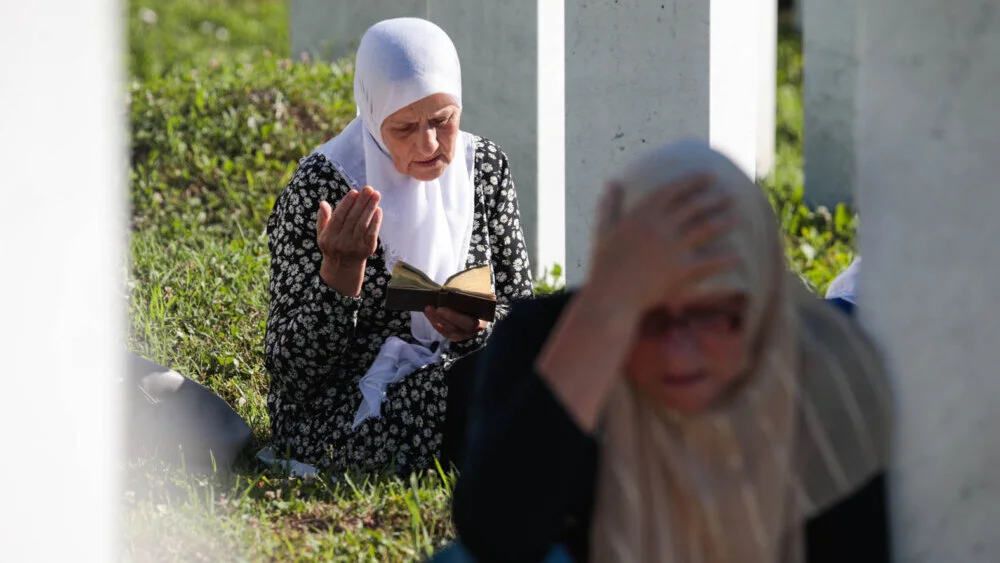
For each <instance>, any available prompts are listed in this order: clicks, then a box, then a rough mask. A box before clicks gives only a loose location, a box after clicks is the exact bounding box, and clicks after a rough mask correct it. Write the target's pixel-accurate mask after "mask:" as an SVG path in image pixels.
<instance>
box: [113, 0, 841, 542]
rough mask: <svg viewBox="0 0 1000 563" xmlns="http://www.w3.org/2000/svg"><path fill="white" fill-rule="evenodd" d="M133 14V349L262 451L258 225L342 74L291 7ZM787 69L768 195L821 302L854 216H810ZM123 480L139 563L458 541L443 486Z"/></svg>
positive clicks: (210, 3)
mask: <svg viewBox="0 0 1000 563" xmlns="http://www.w3.org/2000/svg"><path fill="white" fill-rule="evenodd" d="M146 10H151V11H152V12H155V18H154V17H152V16H151V15H150V12H149V11H146ZM128 12H129V38H130V53H129V54H130V56H129V69H130V74H131V80H130V82H129V84H128V112H129V115H130V127H131V138H132V151H131V157H130V174H131V204H132V225H131V228H132V236H131V243H130V251H131V256H130V259H131V265H130V268H129V279H128V287H127V298H128V308H129V314H130V330H129V337H128V343H129V347H130V349H132V350H133V351H135V352H137V353H139V354H142V355H144V356H146V357H149V358H151V359H154V360H156V361H158V362H160V363H163V364H166V365H169V366H171V367H173V368H175V369H177V370H178V371H180V372H182V373H184V374H186V375H188V376H190V377H192V378H194V379H196V380H197V381H199V382H202V383H204V384H206V385H208V386H209V387H210V388H212V389H213V390H215V391H216V392H217V393H219V394H220V395H221V396H222V397H223V398H225V399H226V400H227V401H228V402H229V404H231V405H233V407H234V408H235V409H236V410H237V411H238V412H239V413H240V415H242V416H243V417H244V419H245V420H247V421H248V423H249V424H250V425H251V427H252V428H253V430H254V436H255V444H254V447H253V448H251V451H255V449H256V447H257V446H259V445H260V444H262V443H263V442H264V441H265V440H266V438H267V427H268V417H267V412H266V408H265V395H266V388H267V374H266V372H265V370H264V365H263V337H264V322H265V319H266V312H267V308H266V306H267V276H268V264H269V258H268V254H267V241H266V238H265V237H264V235H263V230H264V225H265V221H266V219H267V215H268V213H269V212H270V209H271V206H272V205H273V202H274V199H275V197H276V196H277V195H278V193H279V191H280V190H281V188H282V187H283V185H284V183H285V182H286V181H287V179H288V177H289V175H290V174H291V172H292V171H293V170H294V167H295V165H296V162H297V160H298V159H299V158H300V157H302V156H304V155H306V154H307V153H309V152H310V151H311V150H312V148H313V147H315V146H316V145H317V144H319V143H320V142H322V141H323V140H325V139H327V138H329V137H331V136H332V135H334V134H335V133H336V132H337V131H339V129H340V128H341V127H342V126H343V125H344V124H346V123H347V121H348V120H349V119H350V118H351V117H352V116H353V111H354V110H353V105H352V96H351V90H352V89H351V83H352V82H351V81H352V68H351V65H350V61H342V62H341V63H340V64H332V65H331V64H327V63H308V62H303V61H296V62H291V61H288V60H285V59H284V58H283V57H286V56H287V42H288V35H287V34H288V31H287V18H288V5H287V2H286V0H280V1H279V0H243V1H240V2H236V1H235V0H159V1H154V0H133V2H132V3H131V4H130V5H129V9H128ZM143 18H145V20H144V19H143ZM206 22H207V23H206ZM222 28H224V29H226V32H224V33H222V32H219V31H218V30H219V29H222ZM779 59H780V60H779V77H778V80H779V90H778V120H777V121H778V130H777V138H778V147H777V165H776V168H775V171H774V174H773V175H772V176H771V178H769V179H768V180H766V181H765V182H764V185H765V186H766V189H767V191H768V193H769V195H770V197H771V200H772V203H773V204H774V207H775V210H776V212H777V214H778V216H779V218H780V220H781V224H782V228H783V231H784V233H785V237H786V242H787V245H788V254H789V258H790V259H791V261H792V263H793V265H794V267H795V269H796V270H797V271H798V272H799V273H800V275H801V276H802V278H803V279H804V280H805V281H806V282H807V283H808V284H809V285H810V286H811V287H813V288H814V289H816V290H817V291H821V290H823V289H825V286H826V284H827V283H829V281H830V280H831V279H832V277H833V276H834V275H835V274H836V273H837V272H839V271H840V270H842V269H843V268H844V267H846V266H847V265H848V264H849V263H850V261H851V259H852V258H853V251H852V246H853V238H854V232H855V228H856V219H855V216H854V215H853V213H851V212H849V211H848V210H845V209H843V208H841V209H837V210H834V211H832V212H831V211H827V210H824V209H819V210H813V209H809V208H807V207H806V206H804V205H803V204H802V156H801V147H802V102H801V64H802V62H801V55H800V52H799V44H798V40H797V38H795V37H794V36H792V35H787V34H786V35H783V38H782V40H781V42H780V48H779ZM550 274H551V275H549V276H546V277H545V279H543V280H540V281H539V289H540V290H543V291H552V290H554V289H557V288H558V287H559V285H560V283H561V277H560V276H561V270H560V269H559V268H558V266H555V267H553V268H550ZM127 474H128V481H127V487H126V493H125V498H124V499H123V506H124V507H125V510H124V511H123V514H122V523H123V527H122V532H123V535H124V537H123V544H124V545H125V546H126V552H127V555H128V557H127V559H129V560H133V561H219V560H231V561H327V560H339V561H419V560H422V559H423V558H425V557H426V556H427V555H428V554H430V553H431V552H432V551H433V550H434V549H435V548H436V547H439V546H441V545H443V544H444V543H446V542H447V540H448V538H450V537H451V536H452V534H453V530H452V528H451V525H450V522H449V518H448V496H449V494H450V487H451V484H452V477H451V476H449V475H443V474H441V473H431V474H428V475H420V476H415V477H413V478H412V479H381V478H372V479H369V480H367V481H365V482H361V481H359V480H354V481H348V480H346V479H344V478H341V480H340V482H339V484H338V485H336V486H335V485H332V484H329V482H327V481H322V482H321V481H311V482H307V483H302V482H299V481H290V480H288V479H284V478H282V477H281V476H279V475H274V474H268V473H267V472H266V471H263V470H262V468H260V467H258V466H257V465H256V464H255V463H254V462H253V460H252V459H250V456H247V459H243V460H242V461H241V462H240V464H239V472H238V475H236V476H221V475H214V476H209V477H199V476H193V475H186V474H184V472H182V471H176V470H169V469H167V468H165V467H162V466H160V465H158V464H156V463H153V462H151V461H148V460H147V461H140V462H136V463H134V464H133V465H132V466H130V468H129V471H128V472H127Z"/></svg>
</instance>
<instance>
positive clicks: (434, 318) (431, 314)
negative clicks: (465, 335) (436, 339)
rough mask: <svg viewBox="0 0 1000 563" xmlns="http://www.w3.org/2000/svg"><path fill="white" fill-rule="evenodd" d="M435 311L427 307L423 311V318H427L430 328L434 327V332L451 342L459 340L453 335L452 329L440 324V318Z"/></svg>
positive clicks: (442, 323)
mask: <svg viewBox="0 0 1000 563" xmlns="http://www.w3.org/2000/svg"><path fill="white" fill-rule="evenodd" d="M435 311H436V309H435V308H434V307H427V308H425V309H424V316H425V317H427V320H428V321H429V322H430V323H431V326H432V327H434V330H436V331H438V333H439V334H440V335H441V336H443V337H445V338H447V339H448V340H451V341H452V342H457V341H458V340H460V339H459V338H458V335H457V334H455V331H454V328H453V327H450V326H448V325H447V324H446V323H444V322H442V321H441V318H440V317H439V316H438V315H437V314H436V313H435Z"/></svg>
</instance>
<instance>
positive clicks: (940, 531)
mask: <svg viewBox="0 0 1000 563" xmlns="http://www.w3.org/2000/svg"><path fill="white" fill-rule="evenodd" d="M858 9H859V11H860V17H859V20H858V21H859V22H860V23H861V25H860V26H859V28H858V53H859V54H860V67H859V73H858V103H857V114H856V123H857V131H858V145H857V152H856V154H857V160H858V183H859V198H860V199H859V203H860V205H861V209H862V210H863V215H862V232H861V249H862V255H863V256H864V258H865V261H864V266H863V267H862V269H861V277H862V280H861V282H862V284H861V287H862V293H861V295H860V298H861V302H860V311H861V317H862V320H863V322H864V323H865V324H866V325H867V326H868V327H870V329H871V330H872V332H873V334H874V335H875V336H876V337H877V338H878V340H879V342H880V343H881V345H882V346H883V347H884V349H885V350H886V352H887V354H888V360H889V365H890V366H891V368H892V375H893V383H894V388H895V392H896V394H897V397H896V404H897V405H898V420H897V424H898V428H897V432H896V451H895V454H894V458H893V464H892V472H891V480H890V483H891V493H892V494H891V498H892V512H893V532H894V533H893V539H894V543H895V551H896V561H900V562H906V563H932V562H933V563H937V562H944V561H948V562H952V561H955V562H958V561H961V562H963V563H979V562H982V563H986V562H994V561H1000V533H998V531H1000V439H998V437H997V430H998V429H1000V367H998V366H1000V346H998V345H997V344H998V341H1000V292H998V291H997V284H996V280H997V279H998V278H1000V245H998V244H997V241H998V240H1000V221H998V220H997V210H998V209H1000V159H998V158H997V155H998V149H1000V109H998V100H1000V7H998V6H997V4H996V3H995V2H992V1H991V0H954V1H951V2H940V1H938V0H866V1H865V2H859V3H858Z"/></svg>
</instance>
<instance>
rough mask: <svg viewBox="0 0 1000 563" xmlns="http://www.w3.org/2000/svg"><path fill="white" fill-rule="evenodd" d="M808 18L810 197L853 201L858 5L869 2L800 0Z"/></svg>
mask: <svg viewBox="0 0 1000 563" xmlns="http://www.w3.org/2000/svg"><path fill="white" fill-rule="evenodd" d="M799 1H800V2H801V3H802V5H801V6H799V7H798V10H799V12H800V13H801V14H802V19H803V32H802V56H803V65H804V67H805V68H804V70H803V72H804V74H803V93H802V96H803V109H804V112H805V116H804V120H805V123H804V124H803V129H804V134H805V141H804V146H803V155H802V157H803V167H804V174H805V198H806V200H807V201H808V202H809V203H811V204H813V205H825V206H827V207H829V208H831V209H832V208H833V207H835V206H836V205H837V204H838V203H847V204H851V203H853V202H854V192H855V190H856V183H857V182H856V178H855V169H856V166H855V155H856V154H857V151H856V149H855V142H854V126H855V115H856V113H855V109H856V108H855V96H856V87H857V51H856V49H857V46H856V42H855V28H856V27H857V25H858V24H857V18H858V6H859V5H860V4H863V3H864V2H865V1H867V0H799Z"/></svg>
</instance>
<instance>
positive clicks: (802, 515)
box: [591, 142, 891, 563]
mask: <svg viewBox="0 0 1000 563" xmlns="http://www.w3.org/2000/svg"><path fill="white" fill-rule="evenodd" d="M702 171H707V172H710V173H712V174H714V175H715V178H716V183H715V185H716V188H717V189H720V190H724V191H725V192H726V193H728V194H730V196H731V197H732V198H733V201H734V210H735V213H736V215H737V217H738V221H739V224H738V226H737V227H736V228H735V229H734V230H733V231H732V233H731V234H730V235H728V236H727V237H726V238H725V239H724V240H723V241H721V243H720V244H721V245H725V246H727V247H728V248H730V249H734V250H735V251H736V252H737V253H738V254H739V255H740V256H741V257H742V258H743V260H742V261H741V264H740V266H739V267H737V268H734V269H733V270H732V271H730V272H727V273H726V274H724V275H720V276H717V277H715V278H714V279H711V280H708V281H706V283H705V285H704V286H702V288H703V289H706V290H707V289H709V288H711V289H721V288H732V289H736V290H740V291H744V292H746V294H747V296H748V298H749V303H748V307H749V308H748V312H747V317H746V322H745V325H744V326H745V330H748V331H749V334H750V342H751V351H750V356H749V359H748V364H747V366H746V367H745V372H744V374H743V375H742V376H741V378H740V380H739V382H738V383H737V384H736V387H735V389H733V390H732V391H731V392H730V393H729V394H728V395H727V396H726V397H725V398H724V399H723V400H721V401H720V402H719V404H717V405H714V406H713V407H712V408H711V409H710V410H709V411H706V412H704V413H701V414H698V415H693V416H681V415H679V414H677V413H674V412H669V411H667V410H665V409H664V407H662V406H658V405H656V404H653V403H652V402H651V401H649V400H647V399H646V398H645V397H643V396H642V395H641V394H640V393H639V392H638V391H637V390H636V389H635V388H634V387H632V386H631V385H630V384H628V383H626V382H625V380H624V378H622V379H621V380H620V382H619V384H618V385H617V387H616V388H615V389H614V391H613V392H612V395H611V397H610V398H609V401H608V404H607V408H606V411H605V418H604V421H603V426H602V434H601V440H602V448H601V452H602V454H601V465H600V476H599V481H598V491H597V504H596V507H595V513H594V519H593V521H592V530H591V560H592V561H595V562H599V563H604V562H616V563H631V562H636V563H638V562H642V563H646V562H662V563H724V562H725V563H736V562H740V563H765V562H766V563H776V562H783V563H785V562H789V563H794V562H799V561H801V560H802V559H803V553H804V551H803V550H804V547H805V546H804V544H803V533H804V525H805V522H806V520H807V519H809V518H810V517H812V516H814V515H816V514H817V513H818V512H820V511H822V510H823V509H825V508H828V507H830V506H831V505H832V504H833V503H835V502H836V501H837V500H838V499H841V498H843V497H844V496H846V495H848V494H850V493H851V492H853V491H855V490H857V489H858V488H859V487H861V486H862V485H864V484H865V483H866V482H867V481H869V480H870V479H871V478H872V477H873V476H874V475H875V474H876V473H878V472H879V471H880V470H881V469H883V468H884V464H885V462H886V459H887V455H888V434H889V421H890V406H891V405H890V393H889V389H888V384H887V381H886V379H885V376H884V370H883V366H882V363H881V360H880V357H879V354H878V353H877V351H876V349H875V348H874V346H873V345H872V343H871V342H870V341H869V340H868V338H867V337H866V336H865V335H864V334H863V333H862V332H861V331H859V330H858V329H857V328H856V327H855V326H854V325H853V324H851V323H850V321H848V320H847V319H846V317H844V316H843V314H842V313H840V312H839V311H837V310H835V308H834V307H832V306H830V305H828V304H825V303H823V302H822V301H821V300H820V299H819V298H818V297H815V296H813V295H812V294H811V293H809V292H808V291H807V290H806V289H805V287H803V286H802V284H801V283H800V282H799V281H798V280H797V279H795V278H794V277H793V275H792V274H791V273H789V271H788V269H787V266H786V263H785V259H784V250H783V245H782V242H781V238H780V236H779V233H778V228H777V224H776V221H775V217H774V214H773V212H772V210H771V208H770V205H769V204H768V201H767V198H766V197H765V195H764V194H763V192H762V191H761V189H760V188H759V187H758V186H757V185H756V184H754V182H753V181H751V180H750V178H748V177H747V176H746V175H745V174H744V173H743V172H742V171H740V170H739V169H738V168H737V167H736V166H735V165H734V164H733V163H732V162H731V161H730V160H729V159H727V158H726V157H724V156H722V155H721V154H719V153H718V152H716V151H714V150H712V149H710V148H709V147H708V146H707V145H705V144H703V143H701V142H683V143H679V144H675V145H671V146H668V147H664V148H662V149H659V150H657V151H655V152H653V153H651V154H649V155H647V156H646V157H644V158H642V159H640V160H638V161H636V162H635V163H633V164H632V165H631V166H630V167H629V168H628V169H626V171H625V173H624V174H623V175H622V176H621V177H620V178H618V180H617V182H618V184H619V185H621V186H622V188H623V189H624V192H625V201H624V208H625V210H628V209H629V208H630V206H633V205H635V203H636V202H637V201H638V200H639V198H641V197H642V196H643V195H645V194H648V193H649V192H651V191H653V190H656V189H658V188H660V187H662V186H664V185H665V184H666V183H667V182H669V181H671V180H673V179H676V178H678V177H680V176H684V175H687V174H690V173H693V172H702ZM716 250H718V248H716ZM845 541H850V539H849V538H845Z"/></svg>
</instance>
